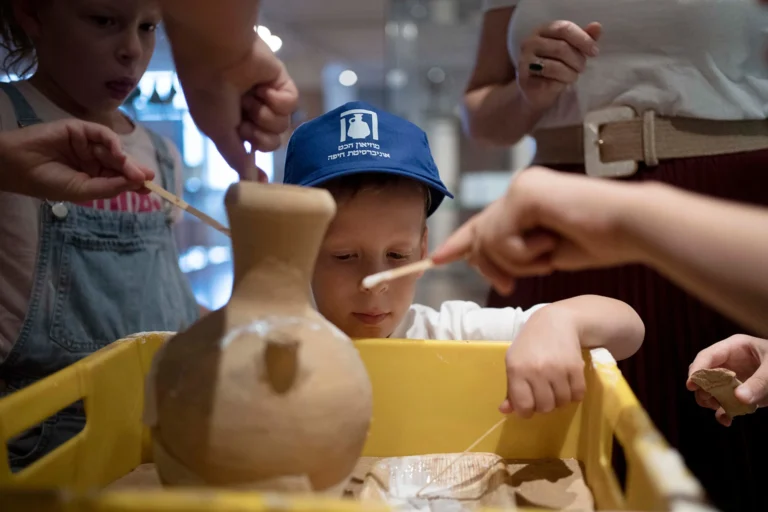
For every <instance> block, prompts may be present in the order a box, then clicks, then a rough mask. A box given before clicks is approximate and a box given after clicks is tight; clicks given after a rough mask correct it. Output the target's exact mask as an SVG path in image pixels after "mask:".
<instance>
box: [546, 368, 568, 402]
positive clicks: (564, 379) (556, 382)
mask: <svg viewBox="0 0 768 512" xmlns="http://www.w3.org/2000/svg"><path fill="white" fill-rule="evenodd" d="M549 383H550V385H551V386H552V393H553V395H554V397H555V406H556V407H565V406H566V405H568V404H570V403H571V402H572V401H573V396H572V393H571V385H570V383H569V378H568V374H567V373H562V374H559V375H556V376H555V377H554V378H552V379H551V380H550V382H549Z"/></svg>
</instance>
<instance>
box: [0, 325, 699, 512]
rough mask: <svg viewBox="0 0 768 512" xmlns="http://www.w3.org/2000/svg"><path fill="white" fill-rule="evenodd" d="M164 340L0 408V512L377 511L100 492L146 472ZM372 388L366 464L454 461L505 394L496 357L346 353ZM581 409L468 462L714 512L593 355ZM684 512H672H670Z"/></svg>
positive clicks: (112, 354)
mask: <svg viewBox="0 0 768 512" xmlns="http://www.w3.org/2000/svg"><path fill="white" fill-rule="evenodd" d="M169 335H170V333H145V334H139V335H136V336H132V337H130V338H127V339H125V340H121V341H118V342H116V343H114V344H113V345H111V346H109V347H107V348H105V349H102V350H100V351H98V352H96V353H95V354H93V355H91V356H90V357H87V358H85V359H83V360H82V361H80V362H79V363H77V364H75V365H73V366H71V367H69V368H66V369H64V370H63V371H61V372H58V373H57V374H55V375H52V376H51V377H49V378H47V379H45V380H43V381H40V382H38V383H36V384H34V385H32V386H29V387H28V388H25V389H23V390H21V391H19V392H16V393H14V394H12V395H10V396H8V397H6V398H4V399H3V400H0V441H2V442H1V443H0V511H3V512H6V511H8V512H10V511H14V512H15V511H17V510H18V511H34V512H47V511H56V512H69V511H75V510H78V511H79V510H87V511H89V512H139V511H142V512H171V511H173V512H181V511H189V512H192V511H195V512H196V511H203V510H205V511H215V512H230V511H232V512H234V511H249V512H250V511H267V510H278V509H279V510H282V511H287V510H289V511H308V510H317V511H326V510H327V511H331V510H338V511H350V512H351V511H362V510H386V507H381V506H377V505H371V504H369V503H362V502H355V501H351V500H334V499H326V498H320V497H314V496H308V497H307V496H295V497H294V496H276V495H270V494H257V493H248V492H233V491H225V490H214V491H212V490H211V489H206V490H191V489H183V490H182V489H173V490H156V491H146V490H142V491H140V492H136V491H99V489H101V488H103V487H104V486H106V485H108V484H110V483H111V482H113V481H115V480H117V479H119V478H120V477H122V476H124V475H126V474H128V473H129V472H130V471H132V470H133V469H134V468H136V467H137V466H138V465H139V464H142V463H146V462H151V460H152V455H151V449H150V434H149V431H148V430H147V429H146V428H145V427H144V426H143V425H142V422H141V415H142V411H143V405H144V394H143V389H144V377H145V375H146V373H147V371H148V369H149V366H150V362H151V360H152V357H153V355H154V354H155V351H156V350H157V349H158V348H159V347H160V345H161V344H162V343H163V342H164V340H165V339H167V336H169ZM355 343H356V345H357V347H358V349H359V351H360V354H361V356H362V358H363V360H364V361H365V364H366V367H367V368H368V372H369V375H370V378H371V381H372V383H373V391H374V394H373V396H374V408H373V422H372V425H371V431H370V435H369V438H368V442H367V444H366V446H365V451H364V454H363V455H365V456H372V457H387V456H403V455H418V454H426V453H449V452H461V451H463V450H464V449H465V448H466V447H467V446H469V445H470V444H471V443H472V442H473V441H474V440H476V439H477V438H478V437H479V436H480V435H481V434H482V433H483V432H485V431H486V430H487V429H488V428H489V427H490V426H492V425H493V424H494V423H496V422H497V421H498V419H499V417H500V416H499V413H498V411H497V406H498V404H499V403H500V402H501V400H502V398H503V395H504V389H505V381H506V377H505V368H504V352H505V350H506V348H507V345H506V344H503V343H486V342H471V343H467V342H456V341H418V340H358V341H356V342H355ZM584 357H585V359H586V360H587V363H588V364H587V370H586V375H587V386H588V392H587V395H586V398H585V400H584V402H582V403H581V404H574V405H572V406H570V407H567V408H564V409H561V410H557V411H555V412H552V413H550V414H545V415H537V416H535V417H534V418H532V419H529V420H523V419H519V418H516V417H510V419H509V420H508V421H507V422H506V423H505V424H504V426H503V427H502V428H499V429H497V430H496V431H495V432H493V433H492V434H491V435H490V436H488V437H487V438H486V439H485V440H484V441H483V442H482V443H481V444H480V445H478V446H477V447H476V449H475V451H482V452H495V453H497V454H499V455H501V456H503V457H505V458H515V459H536V458H549V457H555V458H575V459H578V460H580V461H581V462H582V464H583V466H584V476H585V479H586V482H587V484H588V485H589V487H590V489H591V490H592V493H593V495H594V498H595V504H596V506H597V507H598V509H601V510H609V509H613V510H638V511H639V510H675V509H677V504H684V506H685V507H686V508H685V510H688V511H703V510H712V509H710V508H708V507H707V506H706V505H704V497H703V491H702V489H701V487H700V485H699V483H698V482H697V481H696V480H695V479H694V478H693V477H692V475H691V474H690V473H689V472H688V470H687V469H686V468H685V466H684V464H683V461H682V459H681V458H680V456H679V455H678V454H677V452H676V451H674V450H672V449H670V447H669V446H668V445H667V443H666V442H665V441H664V439H663V438H662V437H661V435H660V434H659V433H658V431H657V430H656V429H655V427H654V426H653V425H652V423H651V421H650V420H649V418H648V416H647V414H646V412H645V411H644V410H643V409H642V407H641V406H640V404H639V403H638V402H637V399H636V398H635V396H634V394H633V393H632V391H631V390H630V388H629V386H628V385H627V383H626V381H625V380H624V379H623V377H622V375H621V373H620V372H619V370H618V368H617V366H616V363H615V361H613V359H612V358H611V357H610V355H609V354H608V353H607V352H606V351H604V350H597V351H592V352H591V353H589V352H585V353H584ZM81 398H82V399H84V401H85V409H86V415H87V422H86V426H85V428H84V430H83V431H82V432H80V433H79V434H78V435H77V436H76V437H74V438H73V439H71V440H70V441H68V442H67V443H65V444H64V445H62V446H60V447H59V448H57V449H56V450H54V451H53V452H52V453H50V454H48V455H47V456H45V457H43V458H42V459H40V460H39V461H37V462H36V463H35V464H33V465H31V466H30V467H28V468H26V469H25V470H23V471H21V472H19V473H16V474H12V473H11V472H10V469H9V467H8V465H7V459H8V457H7V453H6V452H7V448H6V442H7V440H8V439H10V438H11V437H13V436H14V435H17V434H19V433H21V432H23V431H24V430H26V429H28V428H29V427H31V426H33V425H35V424H37V423H39V422H40V421H42V420H43V419H45V418H47V417H49V416H51V415H52V414H54V413H56V412H57V411H59V410H60V409H62V408H63V407H65V406H67V405H69V404H71V403H73V402H75V401H77V400H78V399H81ZM614 436H615V437H616V439H617V440H618V441H619V443H620V445H621V446H622V447H623V450H624V453H625V457H626V460H627V480H626V487H625V491H624V492H623V491H622V489H621V487H620V485H619V482H618V479H617V477H616V475H615V473H614V471H613V468H612V465H611V450H612V447H613V438H614ZM681 506H682V505H681Z"/></svg>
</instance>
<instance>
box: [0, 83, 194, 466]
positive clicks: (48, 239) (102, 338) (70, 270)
mask: <svg viewBox="0 0 768 512" xmlns="http://www.w3.org/2000/svg"><path fill="white" fill-rule="evenodd" d="M4 89H5V88H4ZM19 96H20V95H19ZM9 97H10V98H11V101H14V96H11V95H9ZM22 99H23V97H22ZM17 111H23V108H22V106H21V105H19V107H18V108H17ZM30 112H32V113H34V112H33V111H32V110H31V109H30ZM27 119H29V118H27ZM156 151H157V152H158V168H159V171H160V174H161V176H162V179H163V182H164V183H165V184H167V185H166V186H172V185H173V184H174V183H175V178H174V169H173V161H172V159H166V158H160V152H161V151H165V152H166V153H167V148H164V149H160V148H157V147H156ZM64 205H65V206H66V208H64V209H63V210H57V211H54V210H53V209H52V207H51V205H50V204H47V203H45V202H43V204H42V205H41V208H40V235H39V239H38V254H37V262H36V266H35V275H34V279H33V284H32V293H31V295H30V302H29V307H28V310H27V316H26V318H25V320H24V324H23V325H22V328H21V332H20V334H19V337H18V338H17V340H16V342H15V343H14V345H13V347H12V349H11V351H10V353H9V354H8V357H7V358H6V359H5V361H3V362H2V364H0V379H2V380H3V381H5V383H6V386H7V389H8V391H6V393H7V392H9V391H10V392H12V391H13V390H16V389H20V388H22V387H25V386H27V385H29V384H30V383H32V382H34V381H36V380H39V379H42V378H44V377H46V376H48V375H51V374H52V373H54V372H56V371H58V370H61V369H62V368H64V367H66V366H68V365H70V364H72V363H75V362H77V361H79V360H80V359H82V358H83V357H86V356H88V355H90V354H92V353H93V352H94V351H96V350H98V349H100V348H103V347H105V346H107V345H108V344H110V343H112V342H113V341H115V340H118V339H120V338H124V337H125V336H128V335H130V334H134V333H137V332H142V331H176V330H180V329H184V328H186V327H188V326H189V325H190V324H191V323H192V322H194V321H195V320H197V318H198V316H199V309H198V306H197V303H196V301H195V299H194V295H193V294H192V290H191V288H190V286H189V283H188V282H187V279H186V277H185V276H184V275H183V274H182V272H181V270H180V269H179V265H178V251H177V249H176V244H175V240H174V237H173V233H172V231H171V223H170V217H169V215H168V212H167V211H156V212H148V213H134V212H125V211H108V210H99V209H95V208H88V207H84V206H79V205H75V204H72V203H64ZM84 423H85V416H84V409H83V404H82V402H76V403H75V404H72V405H71V406H70V407H67V408H66V409H64V410H62V411H61V412H59V413H57V414H56V415H54V416H53V417H51V418H49V419H47V420H45V421H44V422H43V423H42V424H40V425H37V426H36V427H33V428H32V429H30V430H28V431H27V432H25V433H23V434H22V435H20V436H19V437H18V438H17V439H15V440H14V441H13V442H10V443H9V445H8V448H9V458H10V462H11V466H12V468H13V469H19V468H21V467H24V466H26V465H28V464H30V463H31V462H33V461H34V460H37V459H38V458H39V457H40V456H42V455H44V454H45V453H47V452H48V451H50V450H51V449H53V448H55V447H56V446H58V445H60V444H61V443H63V442H64V441H66V440H67V439H69V438H71V437H72V436H74V435H75V434H77V433H78V432H79V431H80V430H81V429H82V427H83V425H84Z"/></svg>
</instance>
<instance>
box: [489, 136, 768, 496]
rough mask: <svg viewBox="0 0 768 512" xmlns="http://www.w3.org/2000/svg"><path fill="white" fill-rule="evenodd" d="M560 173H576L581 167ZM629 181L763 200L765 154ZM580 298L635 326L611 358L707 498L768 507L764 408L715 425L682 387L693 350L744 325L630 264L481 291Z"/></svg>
mask: <svg viewBox="0 0 768 512" xmlns="http://www.w3.org/2000/svg"><path fill="white" fill-rule="evenodd" d="M560 170H561V171H564V172H574V173H580V172H583V168H582V167H565V168H560ZM630 180H631V181H646V180H655V181H660V182H664V183H668V184H671V185H674V186H677V187H680V188H683V189H687V190H689V191H693V192H698V193H701V194H706V195H710V196H716V197H720V198H725V199H732V200H736V201H740V202H744V203H752V204H756V205H764V206H768V151H754V152H749V153H739V154H733V155H724V156H717V157H701V158H686V159H678V160H669V161H664V162H661V164H660V165H658V166H657V167H655V168H643V166H641V168H640V170H639V171H638V173H637V174H635V175H634V176H633V177H631V178H630ZM766 264H768V262H766ZM582 294H596V295H603V296H606V297H613V298H615V299H619V300H622V301H624V302H626V303H628V304H629V305H631V306H632V307H633V308H635V310H636V311H637V312H638V314H639V315H640V316H641V318H642V319H643V321H644V322H645V326H646V336H645V343H644V344H643V347H642V348H641V349H640V351H639V352H638V353H637V354H636V355H634V356H633V357H631V358H629V359H628V360H626V361H622V362H620V363H619V365H620V368H621V370H622V372H623V374H624V376H625V378H626V379H627V381H628V382H629V384H630V386H632V389H633V390H634V392H635V394H636V395H637V397H638V399H639V400H640V402H641V403H642V404H643V406H644V407H645V409H646V410H647V411H648V413H649V414H650V416H651V419H652V420H653V422H654V423H655V424H656V426H657V427H658V428H659V430H660V431H661V432H662V433H663V435H664V436H665V437H666V439H667V440H668V441H669V442H670V443H671V444H672V445H673V446H674V447H675V448H677V449H678V450H679V451H680V453H681V454H682V456H683V457H684V458H685V462H686V464H687V466H688V468H689V469H690V470H691V471H692V472H693V473H694V474H695V475H696V477H697V478H698V479H699V481H700V482H701V483H702V485H703V487H704V489H705V490H706V492H707V493H708V495H709V498H710V499H711V500H712V503H713V504H714V505H715V506H716V507H718V508H719V509H721V510H723V511H731V510H733V511H746V510H761V511H764V510H768V489H767V488H766V487H765V486H766V484H767V483H768V468H766V466H768V464H766V459H768V410H764V409H761V410H758V412H757V413H755V414H753V415H751V416H746V417H740V418H736V420H735V421H734V422H733V425H732V426H731V427H730V428H725V427H723V426H721V425H720V424H718V423H717V422H716V421H715V418H714V411H710V410H707V409H703V408H701V407H699V406H698V405H697V404H696V401H695V400H694V397H693V394H692V393H691V392H689V391H687V390H686V388H685V382H686V378H687V376H688V366H689V365H690V364H691V363H692V362H693V359H694V358H695V357H696V354H698V352H699V351H700V350H702V349H704V348H706V347H708V346H709V345H712V344H713V343H715V342H718V341H720V340H723V339H725V338H727V337H729V336H731V335H733V334H737V333H746V334H749V331H748V330H747V329H746V328H744V327H741V326H739V325H737V324H735V323H733V322H731V321H730V320H728V319H727V318H725V317H723V316H722V315H720V314H719V313H717V312H715V311H714V310H712V309H711V308H709V307H708V306H706V305H704V304H703V303H702V302H700V301H699V300H697V299H695V298H693V297H691V296H690V295H688V294H687V293H686V292H684V291H683V290H681V289H680V288H678V287H677V286H675V285H674V284H672V283H671V282H670V281H668V280H667V279H665V278H664V277H662V276H660V275H659V274H658V273H656V272H655V271H653V270H651V269H649V268H645V267H642V266H635V265H632V266H625V267H619V268H613V269H606V270H589V271H583V272H568V273H566V272H561V273H555V274H553V275H551V276H546V277H536V278H528V279H524V280H520V281H519V282H518V284H517V288H516V290H515V292H514V294H513V295H511V296H510V297H501V296H499V295H498V294H496V293H495V292H491V295H490V296H489V299H488V305H489V306H491V307H503V306H511V305H514V306H520V307H524V308H528V307H531V306H533V305H535V304H539V303H542V302H553V301H557V300H562V299H566V298H569V297H573V296H576V295H582ZM766 314H768V311H767V312H766Z"/></svg>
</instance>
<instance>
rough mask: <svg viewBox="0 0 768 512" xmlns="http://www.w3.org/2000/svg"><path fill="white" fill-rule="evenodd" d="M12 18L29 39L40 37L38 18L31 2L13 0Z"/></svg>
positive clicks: (27, 0) (29, 0)
mask: <svg viewBox="0 0 768 512" xmlns="http://www.w3.org/2000/svg"><path fill="white" fill-rule="evenodd" d="M13 17H14V18H16V23H18V24H19V26H20V27H21V29H22V30H23V31H24V32H26V34H27V36H28V37H29V38H30V39H35V38H37V37H40V31H41V30H40V18H39V17H38V15H37V9H36V8H35V2H34V1H33V0H13Z"/></svg>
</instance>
